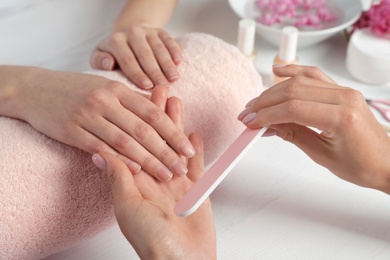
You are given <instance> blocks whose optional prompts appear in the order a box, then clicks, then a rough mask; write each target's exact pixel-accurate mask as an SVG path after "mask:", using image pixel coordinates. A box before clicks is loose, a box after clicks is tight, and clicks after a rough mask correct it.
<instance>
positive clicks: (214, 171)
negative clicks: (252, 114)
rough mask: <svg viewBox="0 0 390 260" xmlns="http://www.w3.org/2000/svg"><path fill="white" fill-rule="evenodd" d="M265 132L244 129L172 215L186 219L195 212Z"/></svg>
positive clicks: (180, 202) (262, 130) (265, 128)
mask: <svg viewBox="0 0 390 260" xmlns="http://www.w3.org/2000/svg"><path fill="white" fill-rule="evenodd" d="M266 130H267V127H263V128H261V129H249V128H247V129H245V130H244V131H243V132H242V133H241V134H240V136H239V137H238V138H237V139H236V140H235V141H234V142H233V143H232V144H231V145H230V146H229V148H228V149H227V150H226V151H225V152H224V153H223V154H222V155H221V156H220V157H219V158H218V159H217V160H216V161H215V163H214V164H213V165H212V166H211V167H210V168H209V169H208V171H207V172H206V173H205V174H204V175H203V176H202V178H201V179H200V180H199V181H198V182H197V183H195V184H194V185H193V186H192V187H191V188H190V189H189V191H188V192H187V194H186V195H185V196H184V197H183V198H182V200H181V201H179V202H178V203H177V204H176V206H175V209H174V213H175V214H176V215H177V216H180V217H186V216H188V215H190V214H192V213H193V212H194V211H195V210H197V209H198V208H199V206H200V205H201V204H202V203H203V202H204V201H205V200H206V199H207V197H208V196H209V195H210V194H211V193H212V192H213V191H214V189H215V188H216V187H217V186H218V185H219V183H221V181H222V180H223V179H224V178H225V177H226V176H227V175H228V173H229V172H230V171H231V170H232V169H233V167H234V166H235V165H236V164H237V162H238V161H239V160H240V159H241V158H242V157H243V155H244V154H245V153H246V152H247V151H248V150H249V149H250V148H251V146H252V145H253V144H254V143H255V142H256V140H257V139H258V138H259V137H261V136H262V135H263V134H264V133H265V131H266Z"/></svg>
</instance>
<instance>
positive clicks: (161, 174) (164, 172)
mask: <svg viewBox="0 0 390 260" xmlns="http://www.w3.org/2000/svg"><path fill="white" fill-rule="evenodd" d="M156 174H157V177H158V178H159V179H160V180H161V181H164V182H167V181H169V180H170V179H172V177H173V174H172V173H171V172H170V171H169V170H168V169H167V168H165V167H164V166H158V168H157V171H156Z"/></svg>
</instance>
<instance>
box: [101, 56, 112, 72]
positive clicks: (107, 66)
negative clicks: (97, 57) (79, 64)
mask: <svg viewBox="0 0 390 260" xmlns="http://www.w3.org/2000/svg"><path fill="white" fill-rule="evenodd" d="M112 66H113V64H112V62H111V60H110V59H109V58H104V59H103V61H102V67H103V69H105V70H112Z"/></svg>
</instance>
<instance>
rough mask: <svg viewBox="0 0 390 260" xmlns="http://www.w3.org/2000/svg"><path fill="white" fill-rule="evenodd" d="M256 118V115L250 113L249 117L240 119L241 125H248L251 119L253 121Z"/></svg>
mask: <svg viewBox="0 0 390 260" xmlns="http://www.w3.org/2000/svg"><path fill="white" fill-rule="evenodd" d="M256 116H257V113H250V114H249V115H246V116H245V117H244V118H243V119H242V123H244V124H248V123H250V122H252V121H253V119H255V118H256Z"/></svg>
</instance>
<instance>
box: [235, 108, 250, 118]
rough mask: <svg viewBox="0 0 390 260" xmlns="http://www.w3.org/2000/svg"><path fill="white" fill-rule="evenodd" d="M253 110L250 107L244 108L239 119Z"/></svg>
mask: <svg viewBox="0 0 390 260" xmlns="http://www.w3.org/2000/svg"><path fill="white" fill-rule="evenodd" d="M250 111H251V110H250V109H249V108H246V109H244V110H243V111H242V112H241V113H240V114H239V115H238V120H242V119H243V118H244V117H245V116H246V115H247V114H249V112H250Z"/></svg>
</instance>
